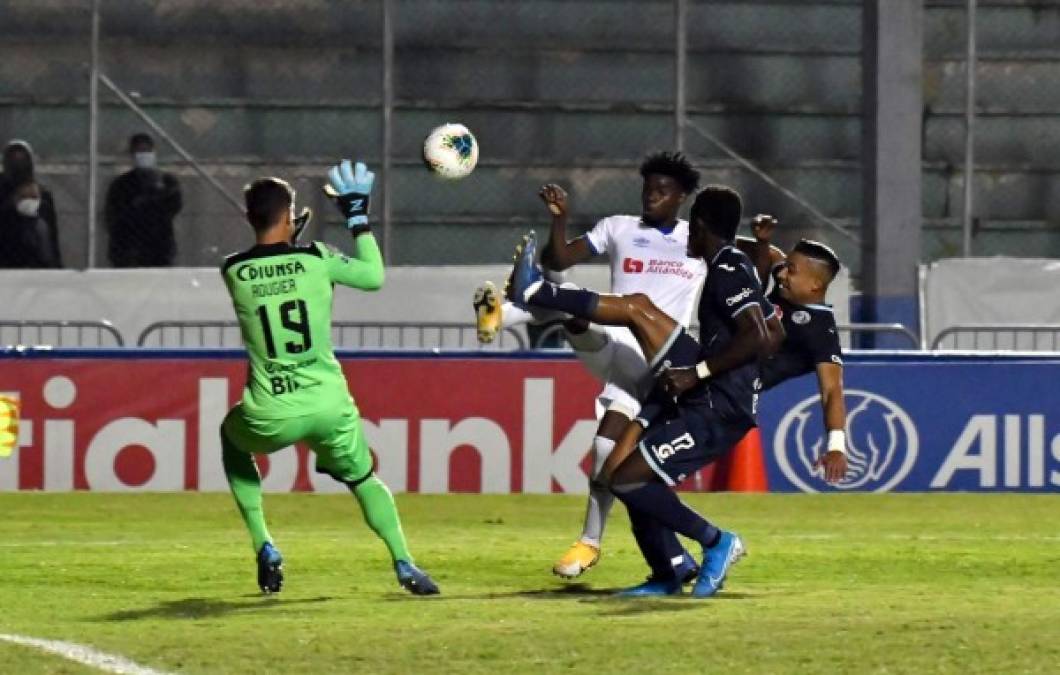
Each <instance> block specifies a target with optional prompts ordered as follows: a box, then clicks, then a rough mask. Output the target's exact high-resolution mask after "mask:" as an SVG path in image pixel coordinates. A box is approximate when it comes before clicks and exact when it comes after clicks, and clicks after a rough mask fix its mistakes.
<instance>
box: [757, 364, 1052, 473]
mask: <svg viewBox="0 0 1060 675" xmlns="http://www.w3.org/2000/svg"><path fill="white" fill-rule="evenodd" d="M844 371H845V373H844V385H845V394H846V395H845V403H846V409H847V429H846V432H847V445H848V448H849V464H850V471H849V473H848V475H847V478H846V480H844V481H843V482H842V483H840V484H839V485H838V486H836V487H830V486H828V485H826V484H825V483H824V481H822V480H821V479H820V477H819V476H818V475H815V474H814V473H813V471H812V466H813V460H814V458H816V457H817V455H818V453H819V452H820V449H821V446H822V444H823V442H824V441H823V439H822V437H821V429H822V428H823V423H822V411H821V405H820V398H819V396H818V394H817V381H816V379H815V378H814V377H813V376H812V375H810V376H807V377H803V378H800V379H798V380H793V381H790V382H786V383H784V384H782V385H780V386H779V387H777V388H776V389H774V390H772V391H769V392H766V393H765V394H763V396H762V398H761V403H760V407H759V416H760V418H759V419H760V424H761V426H762V434H763V438H764V439H765V445H766V448H765V451H766V455H767V457H766V460H767V466H768V474H769V486H770V490H775V491H800V490H801V491H805V492H817V491H819V492H825V491H836V492H842V491H855V490H856V491H875V492H886V491H935V490H975V491H978V490H990V491H995V490H1010V491H1021V492H1057V491H1060V359H1057V358H1055V357H1054V358H1042V357H1038V358H1030V357H1013V356H944V355H940V356H931V355H920V356H912V355H910V356H897V355H896V356H892V357H872V356H858V357H855V358H852V359H848V362H847V366H846V367H845V369H844Z"/></svg>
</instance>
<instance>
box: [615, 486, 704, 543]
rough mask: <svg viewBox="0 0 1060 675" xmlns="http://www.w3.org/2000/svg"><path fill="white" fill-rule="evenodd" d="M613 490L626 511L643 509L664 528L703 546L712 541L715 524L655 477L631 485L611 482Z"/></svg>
mask: <svg viewBox="0 0 1060 675" xmlns="http://www.w3.org/2000/svg"><path fill="white" fill-rule="evenodd" d="M613 492H614V493H615V496H616V497H618V498H619V499H620V500H622V503H623V504H625V505H626V507H627V508H628V509H629V511H630V513H632V512H633V511H634V509H636V510H639V511H643V512H644V513H645V514H647V515H649V516H651V517H652V518H654V519H655V520H657V521H659V522H660V523H661V524H662V525H663V526H665V527H666V528H668V529H670V530H673V531H674V532H677V533H678V534H683V535H685V536H686V537H688V538H689V539H694V540H696V541H698V542H699V543H700V544H702V545H703V546H705V547H709V546H710V545H711V544H712V543H716V540H717V537H718V534H719V530H718V528H716V527H714V526H713V525H711V524H710V523H708V522H707V521H706V520H705V519H704V518H703V516H701V515H699V514H698V513H696V512H695V511H693V510H692V509H690V508H688V507H687V506H685V505H684V504H683V503H681V500H680V499H678V498H677V493H676V492H674V491H673V490H671V489H670V488H668V487H667V486H665V485H663V484H662V483H660V482H658V481H650V482H648V483H644V484H643V485H641V486H639V487H635V488H629V487H625V486H615V489H614V490H613Z"/></svg>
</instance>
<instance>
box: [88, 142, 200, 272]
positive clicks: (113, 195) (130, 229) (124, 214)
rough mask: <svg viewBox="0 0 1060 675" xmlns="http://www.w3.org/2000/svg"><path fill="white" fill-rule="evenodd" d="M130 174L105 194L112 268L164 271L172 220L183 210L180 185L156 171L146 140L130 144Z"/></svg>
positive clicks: (169, 259)
mask: <svg viewBox="0 0 1060 675" xmlns="http://www.w3.org/2000/svg"><path fill="white" fill-rule="evenodd" d="M129 154H130V155H131V157H132V164H133V168H132V169H131V170H130V171H126V172H125V173H123V174H122V175H120V176H118V177H117V178H115V179H114V181H113V182H112V183H111V184H110V187H109V188H108V189H107V201H106V204H105V206H104V220H105V222H106V225H107V232H108V233H109V234H110V245H109V255H110V262H111V264H112V265H113V266H114V267H169V266H170V265H172V264H173V258H174V256H175V255H176V252H177V245H176V240H175V238H174V235H173V218H174V217H176V215H177V214H178V213H179V212H180V208H181V206H182V205H183V202H182V200H181V195H180V184H179V183H178V182H177V179H176V177H174V176H173V175H172V174H170V173H165V172H163V171H159V170H158V168H157V164H158V160H157V157H156V155H155V143H154V141H153V140H151V137H150V136H148V135H147V134H142V133H141V134H134V135H133V136H132V137H131V138H130V139H129Z"/></svg>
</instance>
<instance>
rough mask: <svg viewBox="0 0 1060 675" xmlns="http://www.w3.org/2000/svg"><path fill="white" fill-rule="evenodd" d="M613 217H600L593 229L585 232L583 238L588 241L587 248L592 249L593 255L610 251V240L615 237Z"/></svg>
mask: <svg viewBox="0 0 1060 675" xmlns="http://www.w3.org/2000/svg"><path fill="white" fill-rule="evenodd" d="M614 221H615V219H614V218H613V217H611V216H608V217H607V218H601V219H600V220H599V221H598V222H597V223H596V225H594V226H593V229H591V230H589V231H588V232H586V233H585V238H586V240H588V242H589V248H591V249H592V251H593V254H594V255H603V254H605V253H607V252H608V251H610V250H611V249H612V248H614V247H613V246H612V241H613V240H614V237H615V222H614Z"/></svg>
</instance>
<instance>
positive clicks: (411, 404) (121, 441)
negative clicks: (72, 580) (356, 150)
mask: <svg viewBox="0 0 1060 675" xmlns="http://www.w3.org/2000/svg"><path fill="white" fill-rule="evenodd" d="M341 360H342V363H343V368H344V370H345V372H346V374H347V377H348V378H349V380H350V387H351V390H352V391H353V393H354V396H355V397H356V399H357V402H358V404H359V406H360V409H361V413H362V416H363V418H364V422H365V434H366V436H367V438H368V441H369V443H370V445H371V446H372V448H373V451H374V452H375V456H376V462H377V470H378V472H379V474H380V476H381V477H382V478H383V479H384V480H385V481H386V482H387V483H388V484H389V485H390V486H391V488H392V489H394V490H395V491H418V492H451V491H460V492H493V493H508V492H585V491H586V489H587V485H588V478H587V475H586V472H587V471H588V468H589V457H588V452H589V448H590V446H591V444H592V437H593V433H594V430H595V428H596V422H595V419H594V398H595V396H596V394H597V393H598V392H599V390H600V384H599V383H598V382H596V381H595V380H594V379H593V378H592V377H591V376H590V375H589V374H588V373H587V372H586V371H585V370H584V369H583V368H582V367H581V365H580V364H579V363H578V362H577V361H576V360H574V359H573V358H572V357H570V356H568V355H554V354H553V355H540V354H536V355H515V356H504V355H501V356H500V357H498V355H496V354H494V355H476V354H473V353H471V354H469V353H451V354H432V353H422V354H407V353H403V354H393V353H391V354H364V353H360V354H348V355H346V356H344V357H342V358H341ZM845 370H846V374H845V382H846V406H847V413H848V419H847V436H848V442H849V447H850V450H849V452H850V473H849V475H848V477H847V479H846V480H845V481H844V482H843V483H841V484H840V485H839V486H838V487H829V486H826V485H825V484H824V483H823V481H821V480H820V478H819V477H818V476H816V475H814V473H813V472H812V464H813V460H814V459H815V458H816V456H817V454H818V452H819V451H820V449H821V447H822V445H823V443H824V440H823V435H824V434H823V424H822V413H821V409H820V403H819V400H818V398H817V384H816V380H815V379H814V377H813V376H812V375H811V376H807V377H803V378H801V379H799V380H796V381H793V382H788V383H785V384H784V385H781V386H780V387H778V388H776V389H775V390H773V391H769V392H766V393H765V394H763V395H762V397H761V399H760V407H759V410H760V422H761V427H762V430H761V432H762V433H761V435H762V438H763V442H764V446H765V447H764V448H763V455H764V459H765V463H766V467H767V472H768V478H769V485H770V489H771V490H776V491H825V490H838V491H894V490H904V491H911V490H912V491H936V490H1013V491H1028V492H1058V491H1060V386H1058V385H1057V384H1056V383H1057V382H1060V358H1037V359H1029V358H1013V357H968V358H959V357H949V358H946V357H931V356H926V355H920V356H916V355H913V356H910V355H906V356H895V357H890V358H881V357H878V356H869V357H866V356H853V357H851V358H849V359H848V363H847V366H846V369H845ZM244 373H245V366H244V363H243V357H242V354H241V353H239V352H238V351H229V352H193V351H188V352H182V353H181V352H158V353H151V352H137V351H132V350H130V351H125V352H122V351H113V352H34V353H29V354H20V353H13V352H7V353H3V352H0V397H4V398H5V400H8V401H17V408H18V413H17V415H18V419H17V424H16V423H13V424H9V425H7V428H8V429H12V430H14V432H13V433H14V436H15V438H14V440H15V443H14V444H13V445H14V446H15V447H14V448H13V452H11V454H10V455H8V456H6V457H5V456H2V455H3V453H0V490H54V491H62V490H98V491H173V490H215V491H216V490H219V491H224V490H227V483H226V481H225V478H224V473H223V470H222V468H221V463H220V454H221V453H220V440H219V437H218V432H217V429H218V426H219V425H220V423H221V420H222V419H223V417H224V414H225V412H226V411H227V410H228V408H229V406H230V405H232V404H233V403H234V402H235V401H237V400H238V398H239V395H240V389H241V386H242V382H243V378H244ZM9 407H11V406H9ZM11 409H12V410H14V409H15V408H13V407H12V408H11ZM9 435H10V434H9ZM9 440H10V439H9ZM9 445H10V444H9ZM259 465H260V468H261V471H262V474H263V483H264V486H265V488H266V489H267V490H269V491H279V492H286V491H291V490H301V491H317V492H332V491H341V490H343V489H344V488H343V486H341V485H339V484H337V483H335V482H334V481H332V480H331V479H330V478H328V477H326V476H323V475H321V474H317V473H315V472H313V471H312V462H311V460H310V459H309V456H308V451H307V450H306V449H305V448H303V447H291V448H287V449H284V450H281V451H279V452H277V453H274V454H272V455H269V456H268V457H267V458H262V459H261V460H260V461H259ZM710 479H711V476H710V471H709V470H708V471H707V472H703V473H702V474H699V475H696V476H693V477H691V478H690V479H689V480H687V481H686V482H685V484H684V485H683V486H682V487H683V488H685V489H701V488H703V487H704V486H706V485H709V484H710V483H711V480H710Z"/></svg>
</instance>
